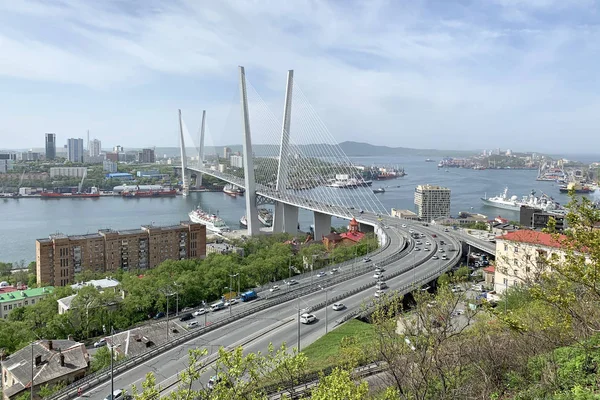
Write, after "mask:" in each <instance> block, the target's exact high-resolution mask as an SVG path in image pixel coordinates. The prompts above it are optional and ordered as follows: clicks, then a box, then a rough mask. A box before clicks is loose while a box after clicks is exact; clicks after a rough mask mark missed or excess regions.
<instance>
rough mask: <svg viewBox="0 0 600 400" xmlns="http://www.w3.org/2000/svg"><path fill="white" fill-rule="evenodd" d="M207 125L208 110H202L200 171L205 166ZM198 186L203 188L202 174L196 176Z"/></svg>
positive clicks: (199, 154) (199, 153)
mask: <svg viewBox="0 0 600 400" xmlns="http://www.w3.org/2000/svg"><path fill="white" fill-rule="evenodd" d="M205 124H206V110H202V125H201V127H200V142H199V143H198V169H201V168H202V167H203V166H204V126H205ZM196 186H197V187H198V188H199V187H200V186H202V173H201V172H199V173H198V175H197V176H196Z"/></svg>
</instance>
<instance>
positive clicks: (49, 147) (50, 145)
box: [46, 133, 56, 160]
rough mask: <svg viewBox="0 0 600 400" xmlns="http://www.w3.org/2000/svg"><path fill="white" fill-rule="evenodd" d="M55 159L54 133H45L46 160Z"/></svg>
mask: <svg viewBox="0 0 600 400" xmlns="http://www.w3.org/2000/svg"><path fill="white" fill-rule="evenodd" d="M55 158H56V133H46V160H54V159H55Z"/></svg>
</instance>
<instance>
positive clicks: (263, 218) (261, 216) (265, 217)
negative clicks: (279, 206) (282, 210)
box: [258, 208, 273, 226]
mask: <svg viewBox="0 0 600 400" xmlns="http://www.w3.org/2000/svg"><path fill="white" fill-rule="evenodd" d="M258 220H259V221H260V223H261V224H263V225H264V226H272V225H273V214H272V213H271V211H269V210H267V209H266V208H259V209H258Z"/></svg>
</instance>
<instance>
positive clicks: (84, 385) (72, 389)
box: [48, 242, 410, 400]
mask: <svg viewBox="0 0 600 400" xmlns="http://www.w3.org/2000/svg"><path fill="white" fill-rule="evenodd" d="M405 243H406V242H405ZM388 246H389V244H388ZM409 248H410V247H406V248H404V249H403V250H402V251H400V252H399V253H396V254H392V255H390V256H388V257H386V258H385V259H383V260H380V261H379V264H381V265H387V264H389V263H391V262H394V261H396V260H398V259H399V258H401V257H402V256H403V255H404V254H406V252H407V250H408V249H409ZM368 270H371V267H369V266H366V267H363V268H361V269H360V270H358V271H353V272H352V273H347V274H344V275H339V276H337V277H336V278H337V279H336V278H334V279H330V280H328V281H324V282H322V284H321V286H322V287H323V286H325V287H329V286H333V285H337V284H339V283H342V282H344V281H346V280H349V279H353V278H356V277H358V276H361V275H363V274H365V272H366V271H368ZM317 290H319V289H316V288H315V287H314V286H313V285H309V286H303V287H301V288H298V289H296V290H294V291H293V292H291V291H290V292H287V293H285V294H284V295H283V296H279V297H277V298H275V299H273V300H271V301H265V302H257V303H256V304H259V305H258V306H257V307H253V308H249V309H247V310H245V311H240V312H236V313H235V314H234V315H232V316H230V317H225V318H223V319H220V320H217V321H215V322H213V323H212V324H211V325H209V326H205V327H203V328H199V329H196V330H194V331H192V332H188V333H185V334H183V335H181V336H180V337H178V338H176V339H174V340H172V341H171V342H168V343H165V344H162V345H160V346H157V347H155V348H153V349H151V350H149V351H147V352H145V353H142V354H139V355H137V356H134V357H131V358H126V359H124V360H122V361H118V362H116V363H115V364H114V365H113V373H114V376H118V375H120V374H121V373H123V372H125V371H127V370H128V369H129V368H131V367H133V366H136V365H138V364H140V363H143V362H146V361H148V360H149V359H151V358H153V357H155V356H157V355H159V354H161V353H164V352H165V351H168V350H170V349H172V348H174V347H177V346H179V345H181V344H183V343H185V342H187V341H189V340H192V339H194V338H196V337H199V336H201V335H203V334H205V333H208V332H210V331H213V330H215V329H217V328H220V327H222V326H225V325H227V324H229V323H231V322H234V321H236V320H238V319H240V318H244V317H246V316H248V315H251V314H254V313H256V312H259V311H262V310H265V309H267V308H270V307H273V306H276V305H278V304H282V303H285V302H287V301H290V300H293V299H295V298H297V297H300V296H304V295H306V294H309V293H312V292H314V291H317ZM362 290H364V289H362ZM109 379H110V368H105V369H102V370H100V371H97V372H95V373H93V374H90V375H87V376H85V377H84V378H82V379H80V380H78V381H75V382H73V383H72V384H70V385H68V386H67V387H65V388H64V389H62V390H61V391H59V392H57V393H55V394H54V395H52V396H50V397H48V399H50V400H58V399H60V400H66V399H71V398H74V397H76V396H77V392H78V389H79V388H81V389H82V390H84V391H85V390H88V389H90V388H92V387H95V386H97V385H98V384H100V383H103V382H106V381H108V380H109Z"/></svg>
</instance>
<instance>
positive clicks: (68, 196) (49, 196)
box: [40, 187, 100, 199]
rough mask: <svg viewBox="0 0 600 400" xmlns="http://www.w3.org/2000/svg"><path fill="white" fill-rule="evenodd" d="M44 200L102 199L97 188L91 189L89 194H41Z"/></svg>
mask: <svg viewBox="0 0 600 400" xmlns="http://www.w3.org/2000/svg"><path fill="white" fill-rule="evenodd" d="M40 196H41V198H42V199H87V198H97V197H100V192H98V188H97V187H92V188H90V191H89V193H85V192H72V193H58V192H42V193H41V194H40Z"/></svg>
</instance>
